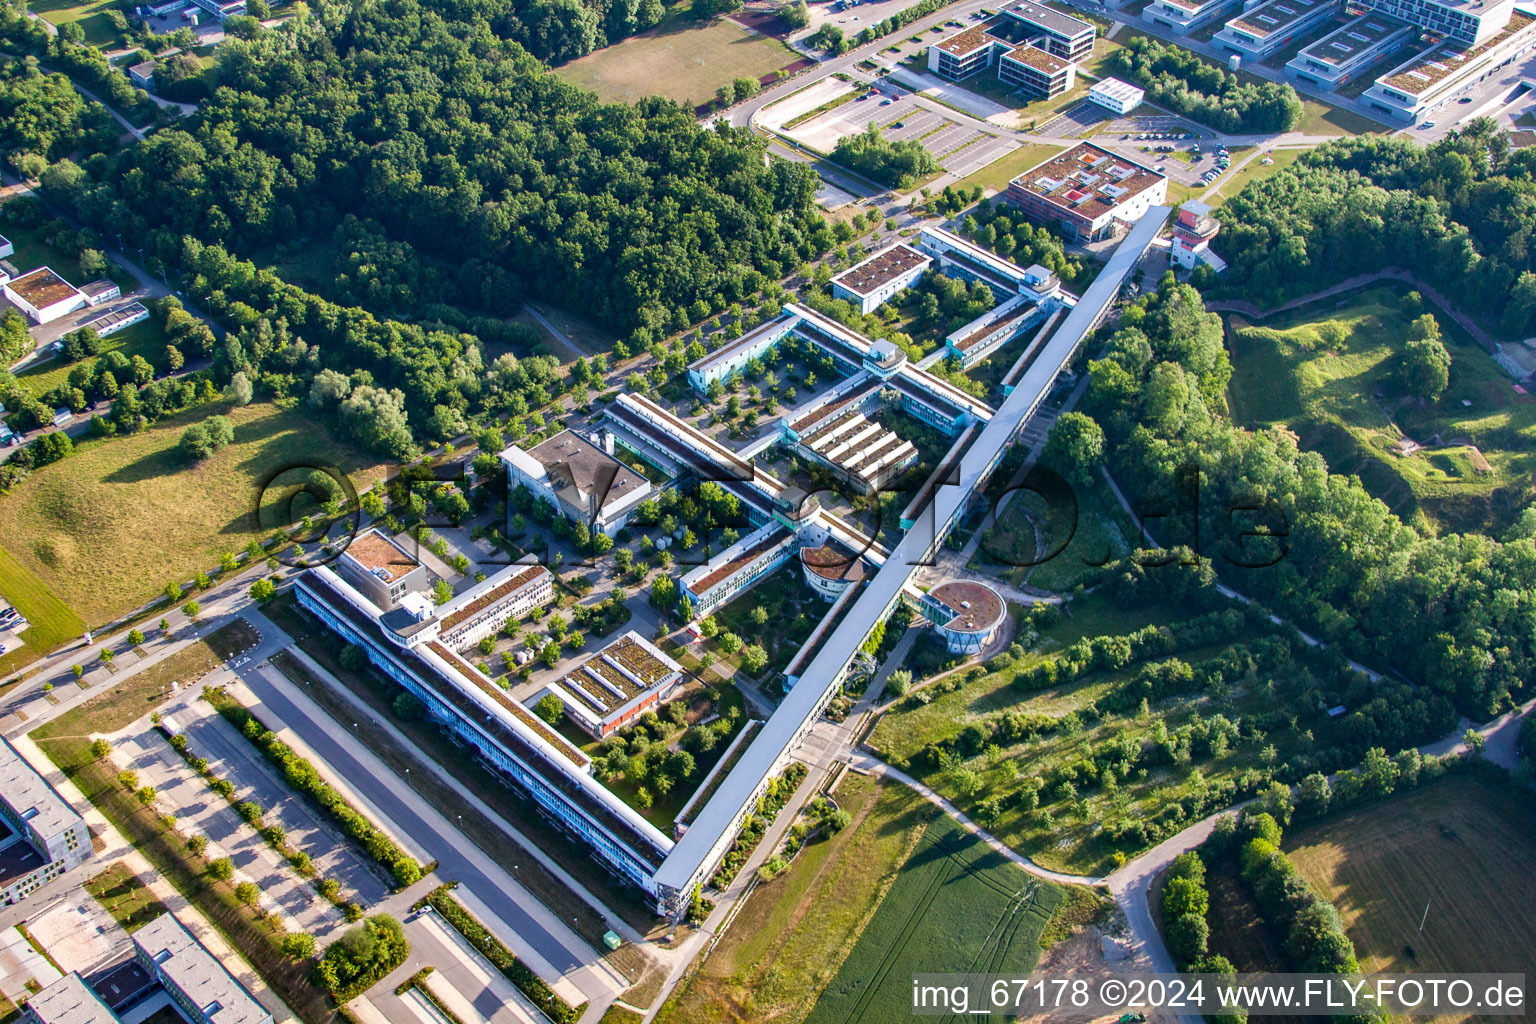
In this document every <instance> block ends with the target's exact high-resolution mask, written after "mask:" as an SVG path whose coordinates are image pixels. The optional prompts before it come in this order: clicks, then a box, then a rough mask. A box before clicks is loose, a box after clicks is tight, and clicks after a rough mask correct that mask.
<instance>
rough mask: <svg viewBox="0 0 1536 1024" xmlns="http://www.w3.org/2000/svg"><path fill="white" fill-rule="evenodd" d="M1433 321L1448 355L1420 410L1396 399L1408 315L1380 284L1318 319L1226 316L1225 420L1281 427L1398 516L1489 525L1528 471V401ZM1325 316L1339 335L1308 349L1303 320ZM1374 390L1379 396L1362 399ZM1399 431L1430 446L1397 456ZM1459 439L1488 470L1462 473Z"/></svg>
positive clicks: (1309, 332) (1511, 503)
mask: <svg viewBox="0 0 1536 1024" xmlns="http://www.w3.org/2000/svg"><path fill="white" fill-rule="evenodd" d="M1438 319H1440V321H1441V329H1442V331H1444V332H1445V340H1446V343H1447V348H1448V349H1449V350H1450V353H1451V360H1452V362H1451V382H1450V386H1449V387H1448V388H1447V390H1446V393H1445V395H1444V396H1443V397H1442V398H1441V400H1440V401H1439V402H1438V403H1435V404H1433V405H1421V404H1419V403H1417V402H1413V401H1407V402H1405V401H1403V400H1402V399H1401V398H1400V397H1399V392H1398V390H1397V389H1396V387H1395V386H1394V385H1393V383H1392V374H1393V372H1394V369H1395V366H1396V361H1397V355H1398V353H1399V352H1400V351H1401V344H1402V340H1403V337H1404V333H1405V331H1406V328H1407V323H1408V318H1406V317H1404V316H1403V315H1402V314H1400V313H1399V312H1398V310H1397V300H1396V295H1395V293H1394V292H1393V291H1392V290H1391V289H1386V288H1382V289H1374V290H1372V291H1368V292H1364V293H1361V294H1360V295H1358V296H1356V297H1354V298H1353V299H1351V300H1350V302H1349V304H1348V306H1347V307H1345V308H1343V309H1330V310H1328V311H1327V312H1326V314H1324V313H1319V312H1316V311H1314V312H1310V313H1298V314H1292V315H1288V316H1286V317H1283V318H1276V319H1275V320H1272V321H1269V322H1268V326H1266V327H1253V326H1247V324H1246V321H1244V320H1243V319H1242V318H1240V317H1233V319H1232V327H1233V328H1234V331H1233V335H1234V337H1233V366H1234V372H1233V378H1232V384H1231V388H1230V390H1229V397H1230V400H1231V402H1232V411H1233V415H1234V416H1235V418H1236V419H1237V421H1238V422H1239V423H1242V424H1243V425H1245V426H1251V427H1265V426H1270V425H1273V424H1276V423H1284V424H1287V425H1288V426H1290V427H1292V428H1293V429H1295V430H1296V431H1297V433H1299V434H1300V435H1301V439H1302V443H1303V444H1304V445H1306V446H1308V447H1313V448H1316V449H1317V450H1318V451H1320V452H1322V454H1323V455H1324V457H1325V458H1327V459H1328V461H1329V463H1330V465H1331V466H1333V468H1335V469H1337V470H1341V471H1344V472H1351V473H1359V474H1360V476H1361V479H1362V480H1363V481H1364V483H1365V485H1366V486H1367V487H1368V488H1369V489H1370V490H1371V492H1372V493H1373V494H1375V495H1377V496H1378V497H1380V498H1382V499H1383V500H1384V501H1386V502H1387V503H1388V504H1390V505H1392V507H1393V508H1394V510H1396V511H1398V512H1399V513H1400V514H1402V515H1404V516H1405V517H1411V516H1412V515H1413V513H1414V512H1415V511H1416V510H1418V509H1422V510H1423V512H1424V513H1425V515H1426V516H1427V517H1428V518H1429V520H1430V521H1432V522H1433V523H1435V524H1437V525H1439V526H1441V527H1444V528H1449V529H1457V530H1468V529H1470V530H1481V529H1493V530H1497V529H1498V528H1499V527H1500V526H1501V525H1502V524H1503V523H1504V522H1505V521H1507V517H1508V515H1509V514H1510V513H1511V511H1512V510H1513V509H1514V508H1516V507H1518V505H1519V504H1520V500H1519V499H1520V496H1521V495H1522V494H1523V493H1524V488H1525V486H1526V485H1525V484H1524V482H1523V481H1524V480H1526V479H1528V477H1529V474H1530V473H1531V472H1532V471H1533V470H1536V454H1532V451H1531V448H1532V442H1533V440H1536V397H1531V396H1525V395H1517V394H1515V393H1514V391H1513V390H1512V388H1511V387H1510V385H1511V381H1510V380H1509V378H1508V377H1507V376H1506V375H1505V374H1504V373H1503V371H1501V370H1500V369H1499V368H1498V366H1497V365H1496V364H1495V363H1494V362H1493V360H1492V358H1490V357H1489V356H1488V355H1487V353H1485V352H1484V351H1483V350H1482V349H1481V348H1479V347H1478V346H1476V345H1475V344H1472V343H1470V342H1468V341H1466V340H1465V339H1463V338H1460V337H1458V336H1457V335H1456V333H1454V332H1452V331H1451V330H1449V329H1448V328H1449V327H1450V326H1453V325H1450V324H1449V321H1448V320H1447V319H1446V318H1443V317H1442V318H1438ZM1325 320H1333V321H1336V322H1338V323H1340V324H1342V325H1343V326H1344V327H1345V328H1347V330H1348V331H1349V336H1348V338H1347V340H1346V341H1345V342H1344V343H1343V345H1341V346H1340V348H1339V350H1338V351H1335V352H1330V351H1324V350H1322V348H1321V346H1320V345H1319V343H1318V338H1317V334H1316V331H1315V325H1317V324H1320V323H1322V322H1323V321H1325ZM1309 347H1311V348H1316V351H1309V350H1308V348H1309ZM1378 386H1379V387H1381V389H1382V391H1383V394H1382V397H1381V398H1380V399H1377V398H1376V397H1374V396H1373V391H1374V390H1375V389H1376V388H1377V387H1378ZM1463 402H1466V403H1470V404H1469V405H1464V404H1463ZM1405 434H1406V435H1407V436H1409V437H1412V438H1413V439H1414V440H1416V441H1419V442H1421V443H1422V442H1425V441H1427V440H1429V439H1430V438H1431V437H1433V436H1434V435H1436V434H1439V435H1440V439H1441V447H1439V448H1436V449H1433V450H1430V451H1426V452H1421V453H1419V454H1418V455H1415V456H1412V457H1408V458H1403V457H1400V456H1398V455H1395V454H1392V453H1391V452H1390V450H1389V449H1390V448H1391V446H1392V445H1394V444H1395V443H1396V441H1397V440H1398V438H1400V437H1402V436H1403V435H1405ZM1469 442H1470V443H1472V444H1475V445H1477V446H1478V447H1479V448H1480V449H1481V450H1482V452H1483V454H1484V455H1485V456H1486V457H1487V459H1488V461H1489V463H1490V464H1491V465H1492V466H1493V468H1494V472H1492V473H1478V472H1476V471H1474V470H1473V469H1472V467H1471V464H1470V462H1469V461H1468V460H1467V455H1466V448H1465V445H1466V444H1467V443H1469Z"/></svg>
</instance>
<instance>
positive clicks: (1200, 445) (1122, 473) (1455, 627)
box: [1085, 274, 1536, 719]
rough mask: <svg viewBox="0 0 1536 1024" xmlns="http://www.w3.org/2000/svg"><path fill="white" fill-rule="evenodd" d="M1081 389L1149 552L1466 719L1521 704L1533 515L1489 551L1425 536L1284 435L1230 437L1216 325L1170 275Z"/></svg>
mask: <svg viewBox="0 0 1536 1024" xmlns="http://www.w3.org/2000/svg"><path fill="white" fill-rule="evenodd" d="M1089 372H1090V379H1091V383H1090V387H1089V391H1088V394H1087V396H1086V403H1085V404H1086V407H1087V409H1088V411H1089V412H1090V413H1091V415H1092V416H1093V417H1094V418H1095V419H1096V420H1097V422H1098V423H1099V424H1100V425H1101V426H1102V428H1103V430H1104V434H1105V438H1106V441H1107V444H1106V459H1107V462H1108V464H1109V466H1110V467H1111V469H1112V470H1113V471H1114V472H1115V474H1116V477H1117V478H1118V480H1119V481H1120V484H1121V486H1123V487H1125V488H1126V490H1127V491H1128V493H1130V494H1131V495H1133V496H1135V497H1136V498H1139V499H1140V502H1141V505H1142V507H1143V508H1144V509H1145V510H1146V511H1147V512H1152V511H1154V509H1153V506H1157V508H1156V509H1155V511H1156V512H1157V513H1159V514H1162V515H1163V517H1162V518H1159V519H1157V520H1155V521H1154V522H1155V523H1156V526H1155V532H1156V533H1157V534H1158V536H1159V539H1160V540H1161V541H1162V542H1163V543H1164V544H1170V543H1189V544H1191V545H1192V546H1197V547H1203V549H1204V551H1205V553H1206V555H1207V556H1208V557H1210V558H1211V559H1213V560H1214V562H1215V564H1216V565H1217V566H1218V567H1219V568H1220V571H1221V572H1222V574H1223V575H1224V576H1225V577H1226V578H1227V579H1228V580H1229V582H1231V583H1232V585H1233V586H1235V587H1237V588H1239V589H1240V590H1242V591H1243V592H1244V593H1245V594H1247V595H1248V596H1250V597H1254V598H1257V599H1259V600H1261V601H1264V602H1265V603H1267V604H1269V605H1270V606H1271V607H1273V608H1274V609H1275V610H1276V611H1278V612H1279V613H1280V614H1282V615H1285V616H1288V617H1290V618H1291V619H1293V620H1294V621H1295V622H1296V624H1297V625H1298V626H1301V627H1302V628H1307V629H1311V630H1314V631H1316V632H1318V633H1320V634H1321V636H1322V637H1323V638H1324V639H1326V640H1328V641H1330V642H1333V643H1337V644H1340V645H1341V646H1343V647H1344V649H1346V650H1349V651H1351V652H1352V653H1353V654H1354V655H1355V656H1357V657H1360V658H1362V659H1363V660H1365V661H1366V662H1368V663H1371V664H1374V665H1376V666H1378V667H1381V668H1384V669H1388V670H1391V671H1395V672H1400V673H1402V674H1403V675H1405V676H1406V677H1408V678H1409V679H1411V680H1413V681H1414V682H1416V683H1418V684H1419V685H1422V686H1425V687H1428V688H1430V689H1431V690H1434V691H1438V692H1440V693H1442V694H1444V695H1445V696H1446V697H1448V698H1449V699H1450V700H1452V701H1453V702H1454V703H1455V705H1456V707H1457V708H1458V709H1459V710H1460V711H1461V712H1462V713H1464V714H1466V715H1468V716H1469V717H1473V718H1478V719H1484V718H1487V717H1489V716H1490V715H1492V714H1494V713H1496V712H1497V711H1499V710H1502V709H1504V708H1506V707H1508V706H1509V704H1510V703H1511V701H1512V700H1518V699H1523V698H1524V697H1525V696H1528V695H1529V682H1528V681H1529V680H1530V679H1531V678H1533V672H1536V631H1533V630H1532V628H1531V623H1532V622H1533V621H1536V591H1533V588H1536V510H1532V509H1528V510H1526V511H1525V513H1524V514H1523V515H1522V516H1521V517H1520V518H1519V519H1518V520H1517V522H1516V524H1515V526H1513V527H1512V528H1511V529H1510V530H1509V532H1508V534H1507V535H1506V536H1505V537H1504V538H1502V540H1500V539H1495V538H1491V537H1486V536H1482V535H1478V534H1446V535H1443V536H1439V537H1433V536H1426V535H1424V534H1421V533H1419V532H1417V531H1415V530H1414V529H1413V528H1411V527H1409V526H1407V525H1405V524H1404V523H1402V522H1401V521H1400V520H1399V519H1398V518H1397V517H1396V516H1395V515H1393V514H1392V513H1391V511H1390V510H1389V509H1388V508H1387V506H1386V505H1384V504H1383V503H1382V502H1381V501H1379V500H1378V499H1376V498H1373V497H1372V496H1371V495H1370V494H1368V493H1367V492H1366V491H1365V489H1364V488H1363V487H1362V486H1361V484H1360V481H1359V480H1358V479H1357V478H1352V477H1346V476H1343V475H1340V474H1334V473H1331V472H1330V471H1329V469H1328V466H1327V464H1326V462H1325V461H1324V460H1323V458H1322V456H1320V455H1318V454H1317V453H1315V452H1308V451H1302V450H1300V449H1299V447H1298V445H1297V440H1296V436H1295V435H1294V434H1291V433H1289V432H1288V431H1286V430H1284V429H1271V430H1264V431H1260V432H1256V433H1255V432H1250V431H1247V430H1243V429H1241V428H1239V427H1236V426H1234V425H1233V424H1232V423H1231V421H1230V420H1229V419H1228V418H1227V416H1226V414H1225V391H1226V386H1227V381H1228V379H1229V377H1230V376H1231V364H1230V362H1229V361H1228V357H1227V352H1226V349H1225V348H1224V346H1223V336H1222V325H1221V320H1220V318H1219V317H1217V316H1216V315H1215V314H1211V313H1207V312H1205V309H1204V305H1203V302H1202V299H1201V296H1200V293H1199V292H1198V291H1197V290H1196V289H1195V288H1194V287H1192V286H1190V285H1187V284H1186V285H1180V284H1176V283H1175V282H1174V280H1173V278H1172V275H1171V274H1170V275H1166V276H1165V277H1164V278H1163V280H1162V282H1161V285H1160V287H1159V289H1158V290H1157V291H1156V292H1153V293H1149V294H1147V295H1145V296H1143V297H1142V298H1141V299H1140V300H1138V301H1137V302H1136V303H1134V304H1133V305H1131V306H1130V307H1128V308H1127V309H1126V310H1125V313H1124V314H1123V315H1122V316H1121V318H1120V320H1119V322H1118V324H1117V329H1116V331H1115V333H1114V334H1113V335H1112V337H1111V338H1110V339H1109V342H1108V345H1107V346H1106V349H1105V353H1104V355H1103V357H1102V358H1100V359H1097V360H1094V361H1092V362H1091V363H1090V364H1089ZM1192 467H1198V474H1196V473H1194V472H1193V471H1192ZM1240 534H1246V536H1240ZM1243 565H1248V566H1256V567H1255V568H1243V567H1242V566H1243ZM1136 571H1137V572H1147V573H1160V574H1162V575H1167V574H1169V573H1174V572H1180V571H1186V570H1184V569H1182V568H1181V567H1179V566H1172V565H1170V566H1167V567H1165V568H1162V569H1154V568H1148V569H1137V570H1136Z"/></svg>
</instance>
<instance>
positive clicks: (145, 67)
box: [128, 60, 155, 91]
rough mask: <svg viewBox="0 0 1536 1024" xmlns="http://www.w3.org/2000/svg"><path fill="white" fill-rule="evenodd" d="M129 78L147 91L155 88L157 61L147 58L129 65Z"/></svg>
mask: <svg viewBox="0 0 1536 1024" xmlns="http://www.w3.org/2000/svg"><path fill="white" fill-rule="evenodd" d="M128 80H129V81H130V82H132V83H133V84H134V85H136V86H138V87H139V88H140V89H144V90H145V91H148V90H150V89H153V88H154V87H155V62H154V61H152V60H146V61H143V62H141V63H138V64H134V65H133V66H131V67H129V68H128Z"/></svg>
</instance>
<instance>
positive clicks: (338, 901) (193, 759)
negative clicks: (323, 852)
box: [170, 733, 363, 921]
mask: <svg viewBox="0 0 1536 1024" xmlns="http://www.w3.org/2000/svg"><path fill="white" fill-rule="evenodd" d="M170 744H171V748H172V749H173V750H175V751H176V752H177V753H178V754H180V755H181V759H182V760H183V761H185V762H186V763H187V766H188V767H189V768H191V769H192V770H193V771H195V772H197V774H199V775H201V776H202V777H203V779H204V780H205V781H207V783H208V788H209V789H211V790H213V791H214V792H215V793H217V794H218V795H219V796H221V797H223V798H224V801H225V802H226V803H228V804H229V806H230V807H232V808H234V810H235V813H236V814H238V815H240V818H241V820H242V821H244V822H245V823H246V824H247V825H249V826H251V828H253V829H255V830H256V833H257V834H258V835H260V836H261V838H262V839H264V840H266V843H267V845H268V846H270V847H272V849H274V850H276V851H277V852H278V854H280V855H281V856H282V858H283V859H284V860H286V861H287V862H288V864H289V866H291V867H292V868H293V869H294V870H295V871H297V872H298V873H299V874H301V875H303V876H304V877H306V878H309V879H312V880H313V881H314V883H315V891H316V892H318V893H319V894H320V895H321V896H323V897H325V899H326V900H328V901H329V902H330V903H331V905H332V906H334V907H335V908H336V909H337V910H340V911H341V912H342V913H343V914H344V915H345V916H346V918H347V920H348V921H356V920H358V919H359V918H361V917H362V916H363V908H362V907H360V906H358V905H357V904H356V903H354V902H352V901H351V900H347V899H344V898H343V897H342V895H341V885H340V884H339V883H338V882H336V881H335V880H334V879H328V878H321V877H320V875H319V873H318V872H316V870H315V866H314V861H313V859H312V858H311V857H310V856H309V854H307V853H305V852H304V851H302V850H299V849H296V848H294V847H293V846H290V845H289V844H288V837H287V833H286V832H284V830H283V827H282V826H281V825H271V826H268V825H265V824H264V823H263V822H262V817H261V805H260V804H258V803H256V802H255V801H254V800H237V799H235V784H234V783H232V782H230V781H229V780H228V779H224V778H220V777H219V776H218V775H217V774H215V772H214V771H213V769H212V768H211V767H210V766H209V764H208V759H207V758H206V757H199V756H197V755H196V754H195V753H193V752H192V749H191V747H190V746H189V745H188V743H187V737H186V736H185V735H183V734H181V733H177V734H176V735H174V736H172V737H171V738H170Z"/></svg>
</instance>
